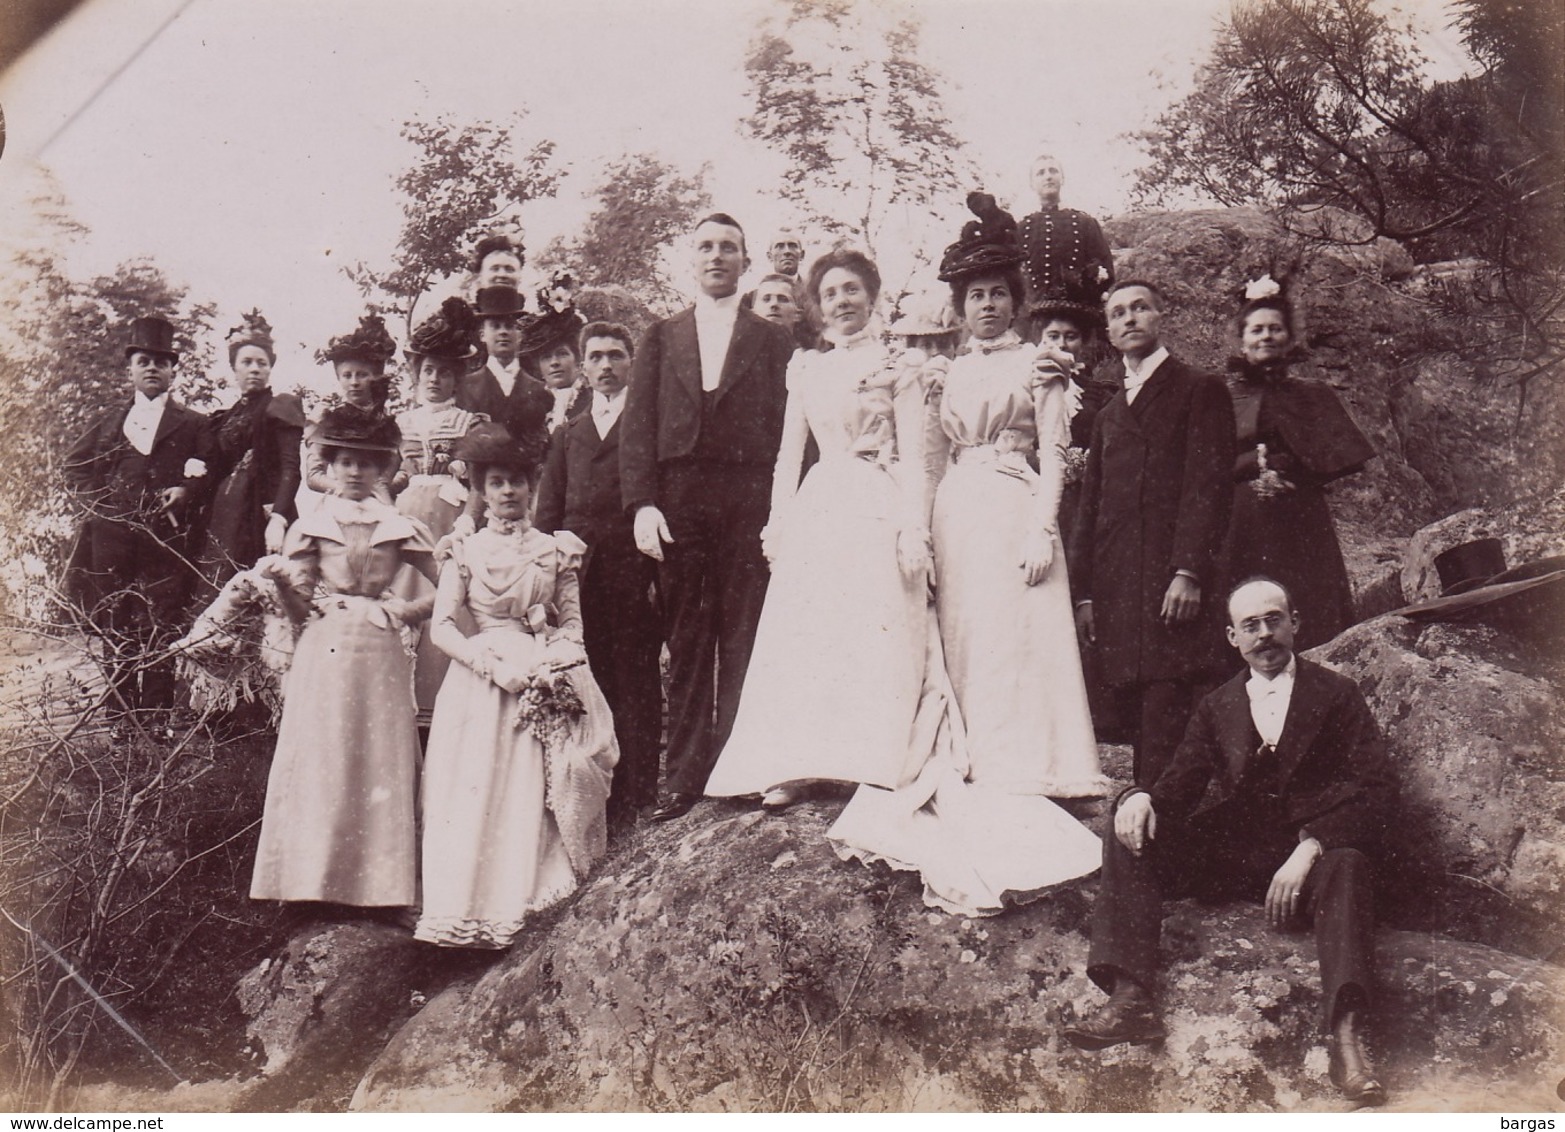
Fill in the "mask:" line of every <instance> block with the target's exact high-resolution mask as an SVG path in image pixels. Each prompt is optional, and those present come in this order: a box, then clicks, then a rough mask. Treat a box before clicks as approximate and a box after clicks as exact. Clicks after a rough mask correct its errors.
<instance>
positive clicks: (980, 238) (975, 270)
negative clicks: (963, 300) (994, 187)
mask: <svg viewBox="0 0 1565 1132" xmlns="http://www.w3.org/2000/svg"><path fill="white" fill-rule="evenodd" d="M967 208H968V211H970V212H971V213H972V214H973V215H974V216H976V217H978V219H977V220H969V221H968V222H967V223H966V224H964V225H962V234H961V235H960V236H959V237H958V238H957V241H956V243H954V244H952V245H951V246H950V247H948V248H946V250H945V254H944V255H942V256H941V257H940V274H939V275H938V276H937V278H938V279H939V280H940V281H941V282H942V283H958V282H961V281H962V280H963V279H971V278H972V277H973V276H975V275H982V274H985V273H987V272H998V271H1005V270H1006V269H1008V268H1012V267H1015V266H1016V265H1017V264H1019V263H1021V262H1022V243H1021V237H1020V236H1018V235H1017V231H1016V219H1015V218H1014V217H1013V216H1012V215H1011V214H1010V213H1009V212H1006V211H1005V209H1003V208H1001V207H1000V206H999V205H998V204H996V203H995V199H994V197H993V196H992V195H990V194H989V193H977V192H974V193H968V194H967Z"/></svg>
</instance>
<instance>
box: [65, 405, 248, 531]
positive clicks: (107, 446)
mask: <svg viewBox="0 0 1565 1132" xmlns="http://www.w3.org/2000/svg"><path fill="white" fill-rule="evenodd" d="M129 413H130V404H129V403H128V402H127V403H126V404H124V405H121V406H119V407H118V408H115V409H111V410H109V411H108V412H107V413H105V414H104V415H103V416H101V417H99V418H98V421H97V423H96V424H94V425H93V426H92V427H91V428H89V429H88V430H87V431H86V432H84V433H82V435H81V436H80V437H79V438H78V439H77V441H76V443H75V444H74V445H72V446H71V449H70V451H69V452H67V453H66V455H65V460H64V464H63V466H62V469H61V470H62V472H63V474H64V476H65V485H66V488H67V489H68V490H69V491H71V493H72V494H74V495H75V496H76V497H77V499H78V500H80V501H81V502H82V504H83V505H85V506H86V508H87V509H88V511H89V512H90V513H91V515H92V516H93V517H94V518H98V519H110V520H124V521H134V522H148V521H150V520H152V519H154V517H156V516H157V515H158V514H159V513H160V512H161V510H162V504H161V502H160V501H159V496H160V495H161V494H162V492H163V490H164V489H165V488H170V487H183V488H184V489H185V502H184V505H183V507H182V510H181V512H180V515H179V517H180V519H181V520H183V519H184V518H185V517H186V516H192V515H196V514H199V512H200V510H201V507H202V506H203V505H204V504H205V502H206V499H207V496H208V495H209V494H210V493H211V491H212V489H213V487H214V484H215V481H216V479H217V476H216V474H215V473H216V472H217V471H218V470H219V469H217V468H216V467H215V466H213V465H214V464H215V463H216V456H215V452H214V447H213V443H212V435H211V432H210V430H209V428H208V421H207V418H206V417H205V416H204V415H202V414H201V413H198V412H196V411H195V410H194V409H187V408H186V407H185V406H184V405H181V404H179V403H178V402H177V401H175V400H174V399H173V397H170V398H169V400H168V403H167V405H166V406H165V407H164V409H163V417H162V419H161V420H160V421H159V422H158V430H157V433H156V434H155V435H154V436H153V440H152V451H151V452H150V453H148V454H147V455H145V456H143V455H142V454H141V453H140V452H138V451H136V449H134V448H133V447H131V443H130V441H129V440H127V439H125V431H124V430H125V417H126V416H127V415H128V414H129ZM190 460H200V461H201V462H202V463H203V464H204V465H206V466H207V471H206V472H204V473H203V474H201V475H197V476H187V475H186V474H185V472H186V468H187V462H188V461H190Z"/></svg>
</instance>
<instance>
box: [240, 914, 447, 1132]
mask: <svg viewBox="0 0 1565 1132" xmlns="http://www.w3.org/2000/svg"><path fill="white" fill-rule="evenodd" d="M433 954H434V949H433V948H428V947H424V946H423V945H420V944H416V943H414V942H413V939H412V937H411V935H410V934H409V933H408V931H407V929H406V928H405V927H400V926H398V925H395V924H390V923H378V922H374V921H368V920H366V921H348V922H332V921H325V920H323V921H319V922H316V923H312V924H307V925H305V926H303V927H301V928H300V929H298V930H297V931H295V932H294V933H293V934H292V936H290V938H289V939H288V941H287V943H286V945H285V946H284V947H283V948H282V949H281V951H280V952H279V953H277V954H275V955H273V956H271V957H270V958H268V959H265V960H263V961H262V962H261V963H260V965H259V966H257V967H255V968H254V969H252V970H251V971H250V972H249V974H247V975H246V976H245V977H244V979H243V980H242V981H241V982H240V984H239V988H238V996H239V1004H240V1007H241V1008H242V1009H243V1010H244V1012H245V1015H246V1017H247V1018H248V1020H249V1021H248V1023H247V1025H246V1035H247V1037H248V1039H249V1048H250V1050H251V1053H252V1055H253V1057H254V1058H255V1061H256V1062H257V1065H258V1067H259V1069H260V1071H261V1072H260V1076H259V1077H257V1078H255V1079H254V1080H252V1081H251V1082H250V1083H249V1085H247V1086H246V1088H245V1089H244V1091H243V1093H242V1094H241V1099H240V1100H239V1101H238V1103H237V1105H236V1108H237V1109H238V1110H239V1111H258V1110H261V1111H277V1110H288V1109H295V1108H300V1109H306V1110H317V1109H324V1110H327V1111H330V1110H332V1109H337V1108H340V1107H341V1105H342V1103H343V1100H344V1099H345V1097H346V1096H347V1094H348V1093H350V1092H351V1091H352V1089H353V1084H354V1082H355V1081H356V1080H357V1078H358V1076H359V1074H361V1073H362V1072H363V1070H364V1067H365V1066H366V1065H368V1064H369V1062H370V1061H371V1059H373V1058H374V1056H375V1055H376V1053H377V1052H378V1051H379V1050H380V1048H381V1047H382V1046H383V1045H384V1044H385V1043H386V1040H387V1039H388V1038H389V1037H390V1036H391V1035H392V1034H393V1033H394V1032H395V1031H396V1029H397V1028H398V1027H399V1026H401V1025H402V1023H403V1022H405V1021H406V1020H407V1019H408V1018H409V1017H410V1016H411V1015H412V1013H413V1011H414V1009H415V1008H416V1007H417V1006H418V1005H421V1004H422V999H423V994H424V991H425V990H427V989H428V979H429V972H428V967H429V960H430V959H431V958H432V956H433Z"/></svg>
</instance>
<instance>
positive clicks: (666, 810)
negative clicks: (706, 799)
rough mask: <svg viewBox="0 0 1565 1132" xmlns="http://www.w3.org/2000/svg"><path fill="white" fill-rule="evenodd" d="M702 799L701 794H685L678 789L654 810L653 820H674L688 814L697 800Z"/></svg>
mask: <svg viewBox="0 0 1565 1132" xmlns="http://www.w3.org/2000/svg"><path fill="white" fill-rule="evenodd" d="M700 800H701V795H699V794H683V793H680V792H678V791H675V792H674V793H671V794H669V795H668V796H667V797H665V798H664V799H663V801H662V803H661V804H660V805H659V806H658V808H657V809H655V810H653V811H652V820H653V821H673V820H674V819H675V818H682V817H684V816H685V815H686V814H688V813H689V812H690V811H691V810H692V809H693V808H694V807H695V804H696V803H697V802H699V801H700Z"/></svg>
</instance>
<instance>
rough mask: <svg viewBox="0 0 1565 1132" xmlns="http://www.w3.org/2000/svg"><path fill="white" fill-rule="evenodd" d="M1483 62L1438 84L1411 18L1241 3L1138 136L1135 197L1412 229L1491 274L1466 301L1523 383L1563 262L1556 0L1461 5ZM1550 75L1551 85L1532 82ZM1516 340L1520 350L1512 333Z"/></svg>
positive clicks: (1428, 255)
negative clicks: (1173, 195) (1325, 210)
mask: <svg viewBox="0 0 1565 1132" xmlns="http://www.w3.org/2000/svg"><path fill="white" fill-rule="evenodd" d="M1457 9H1458V26H1459V27H1460V28H1461V29H1462V31H1463V33H1464V35H1465V37H1466V41H1467V43H1468V46H1469V49H1470V50H1471V51H1472V52H1473V55H1474V60H1475V63H1476V64H1477V65H1478V67H1479V68H1480V74H1478V75H1477V76H1476V77H1473V78H1465V79H1460V80H1457V81H1454V82H1448V83H1434V82H1431V81H1430V80H1429V79H1428V78H1427V77H1426V75H1425V73H1424V71H1425V67H1424V63H1425V60H1424V58H1423V56H1422V55H1421V54H1420V53H1419V51H1418V50H1417V48H1416V46H1415V44H1414V40H1413V35H1412V31H1411V29H1410V28H1409V27H1406V26H1399V25H1395V24H1393V23H1392V22H1391V21H1390V20H1388V19H1387V18H1386V17H1385V16H1383V15H1381V14H1380V13H1379V11H1377V9H1376V8H1375V6H1374V5H1373V3H1372V0H1246V2H1243V3H1239V4H1236V6H1235V7H1234V9H1233V11H1232V13H1231V15H1230V16H1229V17H1228V18H1227V20H1226V21H1225V22H1224V23H1223V25H1222V26H1221V27H1220V29H1219V33H1218V37H1217V41H1216V44H1215V46H1214V47H1213V50H1212V54H1211V58H1210V59H1209V60H1208V61H1207V62H1206V63H1205V64H1204V65H1203V66H1202V68H1201V69H1200V71H1199V72H1198V74H1197V77H1196V86H1195V89H1194V90H1193V91H1192V92H1191V93H1190V94H1189V95H1188V96H1186V97H1185V98H1184V99H1183V100H1181V101H1180V102H1179V103H1177V104H1176V105H1175V106H1173V107H1172V108H1171V109H1170V110H1168V111H1167V112H1166V113H1164V114H1163V115H1162V116H1161V117H1160V118H1159V119H1158V120H1157V123H1156V126H1155V127H1154V128H1153V129H1152V130H1150V131H1148V132H1146V133H1143V134H1142V135H1141V141H1142V143H1143V145H1144V146H1145V147H1146V150H1147V153H1148V156H1149V158H1150V160H1149V162H1148V164H1147V165H1146V166H1144V167H1143V168H1142V169H1141V170H1140V172H1139V174H1138V180H1137V189H1138V192H1139V194H1140V195H1141V197H1142V198H1143V199H1146V200H1150V201H1154V202H1156V201H1159V200H1162V199H1164V198H1165V197H1166V195H1167V194H1169V193H1170V192H1173V191H1179V190H1193V191H1194V192H1196V193H1197V194H1199V195H1203V196H1207V197H1210V198H1212V199H1214V200H1217V201H1218V202H1220V203H1223V204H1228V205H1234V204H1253V203H1263V204H1270V205H1274V206H1284V207H1285V208H1286V209H1288V210H1289V211H1287V212H1285V214H1284V215H1285V218H1286V217H1292V218H1293V219H1294V220H1298V219H1299V218H1300V216H1301V213H1300V209H1301V208H1302V209H1305V210H1307V209H1308V208H1309V206H1320V205H1330V206H1335V207H1337V208H1340V209H1343V210H1345V211H1347V212H1348V213H1350V214H1352V215H1353V216H1355V217H1358V218H1359V219H1360V220H1361V221H1363V222H1365V223H1364V224H1363V225H1362V226H1361V227H1360V228H1359V229H1357V230H1356V231H1355V232H1353V233H1351V234H1350V233H1346V232H1344V231H1343V230H1342V228H1341V226H1334V227H1330V228H1327V229H1322V228H1321V227H1320V226H1319V225H1318V223H1316V222H1315V221H1313V220H1311V221H1308V222H1307V223H1306V224H1305V225H1303V226H1302V227H1301V230H1308V231H1311V232H1312V233H1313V234H1314V235H1316V236H1320V235H1321V234H1322V233H1323V232H1324V234H1325V237H1326V238H1329V239H1332V240H1336V241H1339V242H1368V241H1370V240H1373V239H1375V238H1378V237H1389V238H1391V239H1395V240H1401V241H1404V242H1405V243H1406V244H1407V245H1408V248H1409V250H1410V251H1411V252H1412V253H1413V255H1414V257H1415V259H1419V260H1423V261H1430V260H1436V259H1449V258H1456V257H1464V256H1465V257H1477V258H1479V259H1481V260H1483V261H1485V262H1486V263H1487V264H1488V265H1489V266H1490V267H1491V269H1492V271H1493V273H1494V279H1493V288H1492V293H1491V292H1490V290H1489V289H1487V288H1485V287H1480V288H1476V289H1474V291H1473V293H1471V294H1469V295H1467V296H1466V299H1467V301H1468V305H1469V307H1470V308H1471V309H1472V310H1473V311H1474V313H1477V314H1479V315H1480V316H1482V317H1486V318H1487V319H1488V321H1489V322H1490V331H1491V333H1490V334H1489V335H1488V336H1486V339H1487V340H1486V342H1485V347H1486V348H1487V347H1488V346H1490V345H1494V344H1496V343H1502V342H1503V343H1506V344H1507V345H1506V347H1505V348H1506V350H1507V351H1508V352H1509V353H1510V354H1511V356H1512V359H1513V360H1515V361H1518V362H1521V363H1523V367H1522V369H1521V370H1520V371H1519V378H1520V380H1523V381H1525V380H1527V379H1528V378H1530V377H1531V376H1533V375H1535V374H1537V373H1540V372H1543V371H1544V370H1546V369H1549V368H1551V367H1552V366H1554V364H1555V362H1556V360H1557V359H1558V357H1559V355H1560V349H1561V345H1562V341H1561V337H1560V335H1561V328H1560V326H1559V320H1558V313H1559V310H1560V303H1561V299H1562V296H1565V290H1562V286H1561V283H1562V272H1565V245H1562V234H1565V225H1562V221H1565V211H1562V201H1565V196H1562V194H1561V191H1560V190H1561V186H1562V183H1565V162H1562V156H1565V154H1562V149H1561V146H1562V142H1565V139H1562V137H1561V134H1560V131H1559V129H1558V124H1559V122H1560V121H1561V114H1560V102H1561V99H1562V97H1565V85H1562V84H1561V82H1560V81H1559V75H1560V63H1559V56H1558V51H1557V48H1544V49H1542V50H1540V49H1539V48H1538V47H1536V46H1531V45H1534V44H1545V45H1546V44H1550V43H1554V44H1558V43H1559V41H1560V38H1561V30H1560V29H1561V20H1562V17H1561V15H1560V13H1559V11H1558V9H1557V7H1556V6H1555V5H1550V4H1531V3H1516V2H1514V0H1459V3H1458V4H1457ZM1543 80H1550V81H1549V82H1545V83H1544V85H1543V86H1535V85H1534V84H1535V83H1539V82H1542V81H1543ZM1515 343H1520V346H1519V347H1518V346H1516V345H1514V344H1515Z"/></svg>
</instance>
